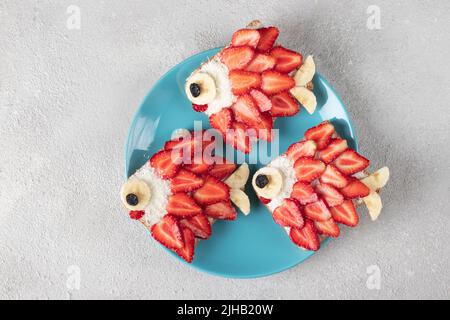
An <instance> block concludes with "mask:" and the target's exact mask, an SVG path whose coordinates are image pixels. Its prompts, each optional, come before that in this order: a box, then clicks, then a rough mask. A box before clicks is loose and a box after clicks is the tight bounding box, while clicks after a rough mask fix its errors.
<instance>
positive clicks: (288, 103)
mask: <svg viewBox="0 0 450 320" xmlns="http://www.w3.org/2000/svg"><path fill="white" fill-rule="evenodd" d="M270 101H271V102H272V109H271V110H270V113H271V114H272V116H274V117H290V116H293V115H296V114H297V113H298V112H299V111H300V105H299V104H298V103H297V100H295V99H294V97H293V96H292V95H291V94H290V93H289V92H288V91H285V92H281V93H278V94H276V95H273V96H272V97H271V98H270Z"/></svg>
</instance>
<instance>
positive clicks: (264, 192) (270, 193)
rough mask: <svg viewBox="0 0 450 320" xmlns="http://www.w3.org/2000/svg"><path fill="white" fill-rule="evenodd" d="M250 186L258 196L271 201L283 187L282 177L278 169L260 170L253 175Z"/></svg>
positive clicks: (266, 168)
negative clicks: (251, 185)
mask: <svg viewBox="0 0 450 320" xmlns="http://www.w3.org/2000/svg"><path fill="white" fill-rule="evenodd" d="M252 184H253V188H254V189H255V191H256V193H257V194H258V196H261V197H263V198H266V199H273V198H275V197H276V196H277V195H278V194H279V193H280V191H281V189H282V187H283V176H282V175H281V173H280V171H279V170H278V169H275V168H271V167H265V168H261V169H259V170H258V171H257V172H256V173H255V174H254V176H253V181H252Z"/></svg>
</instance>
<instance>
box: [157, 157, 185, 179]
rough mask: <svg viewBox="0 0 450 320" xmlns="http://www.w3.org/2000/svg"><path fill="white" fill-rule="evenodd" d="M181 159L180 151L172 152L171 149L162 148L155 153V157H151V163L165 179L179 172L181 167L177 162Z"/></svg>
mask: <svg viewBox="0 0 450 320" xmlns="http://www.w3.org/2000/svg"><path fill="white" fill-rule="evenodd" d="M177 157H178V158H177ZM173 158H174V159H173ZM179 159H180V155H179V153H178V154H176V152H172V151H170V150H168V151H165V150H162V151H159V152H157V153H155V154H154V155H153V157H151V159H150V165H151V166H152V167H153V168H154V169H155V170H156V172H158V174H159V175H160V176H161V177H162V178H163V179H170V178H173V177H174V176H175V175H176V174H177V172H178V170H179V168H180V165H179V164H177V162H178V161H179Z"/></svg>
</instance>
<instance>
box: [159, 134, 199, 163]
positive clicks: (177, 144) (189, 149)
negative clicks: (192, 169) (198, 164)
mask: <svg viewBox="0 0 450 320" xmlns="http://www.w3.org/2000/svg"><path fill="white" fill-rule="evenodd" d="M201 149H202V136H200V137H198V136H195V137H194V136H187V137H182V138H177V139H173V140H169V141H167V142H166V143H165V144H164V150H166V151H168V150H171V151H175V152H178V153H179V155H180V158H184V156H185V155H186V156H188V157H190V156H191V155H193V154H194V152H195V151H198V150H201ZM173 155H176V153H174V154H173Z"/></svg>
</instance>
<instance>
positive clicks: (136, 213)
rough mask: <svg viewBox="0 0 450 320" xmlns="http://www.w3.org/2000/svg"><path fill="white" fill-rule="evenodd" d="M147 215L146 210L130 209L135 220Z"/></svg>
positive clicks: (131, 216)
mask: <svg viewBox="0 0 450 320" xmlns="http://www.w3.org/2000/svg"><path fill="white" fill-rule="evenodd" d="M144 215H145V211H130V218H131V219H133V220H139V219H141V218H142V217H143V216H144Z"/></svg>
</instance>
